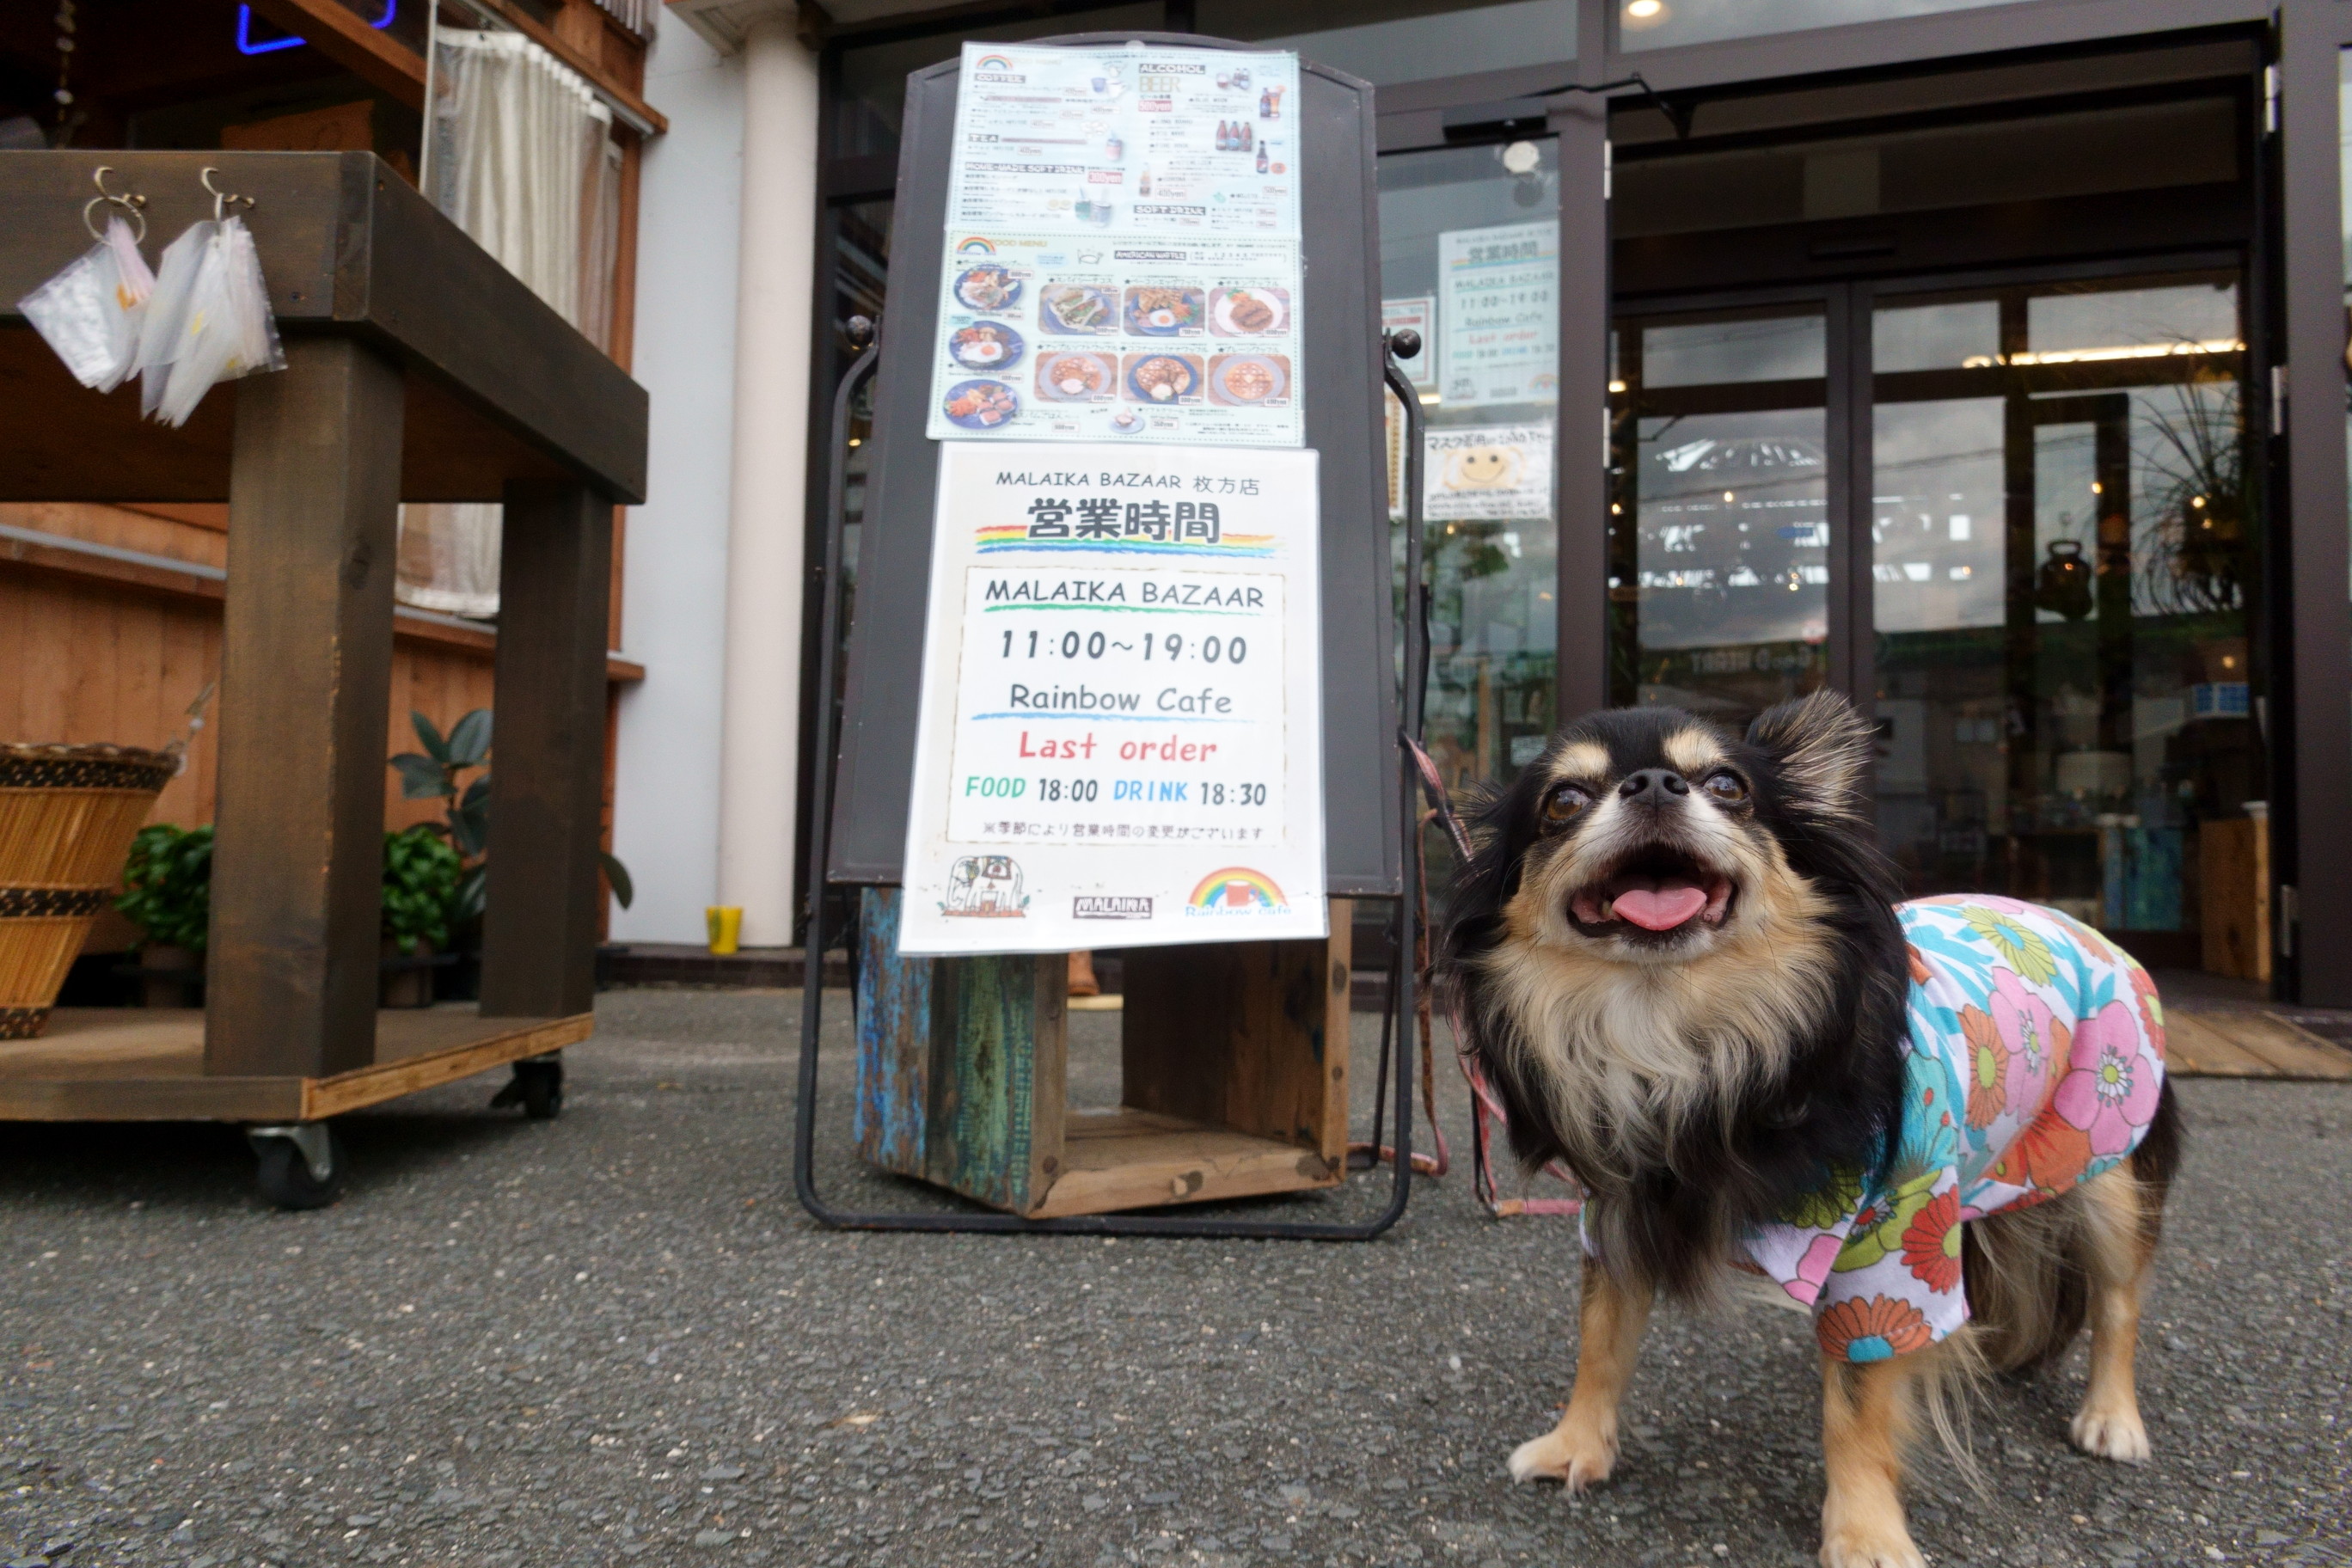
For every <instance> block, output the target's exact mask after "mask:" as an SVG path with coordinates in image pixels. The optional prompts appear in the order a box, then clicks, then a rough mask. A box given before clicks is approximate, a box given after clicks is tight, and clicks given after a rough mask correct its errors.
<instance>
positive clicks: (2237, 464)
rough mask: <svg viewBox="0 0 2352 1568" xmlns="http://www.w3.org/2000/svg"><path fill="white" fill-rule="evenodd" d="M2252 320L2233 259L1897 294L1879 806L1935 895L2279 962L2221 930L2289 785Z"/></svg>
mask: <svg viewBox="0 0 2352 1568" xmlns="http://www.w3.org/2000/svg"><path fill="white" fill-rule="evenodd" d="M1989 331H1990V337H1991V339H1992V341H1991V342H1988V341H1987V340H1988V332H1989ZM2238 334H2239V327H2238V300H2237V294H2236V288H2235V284H2234V280H2233V279H2231V278H2230V277H2228V276H2226V275H2216V276H2209V277H2203V278H2199V279H2186V280H2181V281H2178V282H2173V281H2166V282H2159V283H2156V284H2153V285H2149V284H2136V283H2130V282H2122V281H2118V282H2113V283H2099V284H2084V285H2069V286H2064V287H2063V288H2058V289H2042V290H2032V289H2007V290H1999V291H1987V292H1984V293H1980V294H1977V295H1974V296H1972V297H1963V298H1956V299H1946V300H1932V301H1927V302H1922V303H1915V302H1910V301H1900V302H1897V301H1890V302H1889V303H1888V305H1887V306H1886V307H1885V308H1884V309H1882V310H1879V311H1878V312H1877V320H1876V330H1875V332H1874V350H1875V358H1876V371H1877V374H1876V377H1875V406H1874V413H1873V416H1872V420H1873V452H1874V466H1875V479H1874V486H1873V489H1874V495H1873V509H1872V530H1871V536H1872V544H1873V564H1872V574H1871V575H1872V584H1871V587H1872V595H1873V601H1874V621H1875V626H1876V629H1877V633H1878V649H1877V661H1876V692H1875V702H1876V714H1877V719H1878V722H1879V727H1880V734H1881V754H1880V762H1879V769H1878V779H1877V784H1878V818H1879V829H1880V834H1881V837H1882V840H1883V841H1884V842H1885V844H1886V846H1887V847H1888V848H1889V849H1890V850H1891V851H1892V852H1893V853H1894V854H1895V857H1896V858H1897V859H1898V861H1899V862H1900V863H1901V865H1902V866H1903V868H1904V870H1905V873H1906V877H1907V878H1908V880H1909V883H1910V889H1911V891H1913V892H1914V893H1928V892H1940V891H1965V890H1989V891H1995V892H2001V893H2007V894H2010V895H2012V896H2014V897H2018V898H2023V899H2031V900H2035V901H2037V902H2041V903H2045V904H2050V905H2053V906H2055V907H2057V908H2059V909H2062V910H2066V911H2067V912H2068V913H2070V914H2072V915H2074V916H2075V917H2076V918H2078V919H2080V920H2082V921H2085V922H2087V923H2089V924H2091V925H2094V926H2096V927H2098V928H2099V929H2101V930H2103V931H2107V932H2110V933H2112V934H2114V935H2115V936H2116V937H2117V938H2118V939H2119V940H2120V941H2121V942H2123V943H2124V944H2125V945H2126V947H2128V948H2130V949H2131V950H2132V951H2134V952H2136V953H2137V954H2138V955H2139V956H2140V957H2141V958H2142V959H2143V960H2145V961H2147V962H2150V963H2159V964H2168V965H2180V966H2187V967H2197V966H2200V964H2201V965H2202V966H2204V967H2207V968H2212V969H2217V970H2219V971H2220V972H2221V973H2232V974H2242V975H2244V976H2245V977H2247V978H2254V977H2256V973H2257V970H2258V968H2260V963H2263V962H2266V959H2265V957H2264V955H2263V954H2261V953H2259V952H2247V951H2244V943H2243V942H2242V941H2241V940H2239V939H2237V938H2231V939H2230V940H2220V938H2221V933H2223V932H2225V931H2239V930H2241V929H2252V912H2251V910H2240V909H2238V908H2236V907H2234V905H2233V904H2232V903H2231V900H2240V901H2242V900H2246V899H2248V898H2251V897H2252V896H2253V895H2252V893H2251V892H2249V891H2247V890H2246V889H2249V888H2250V887H2251V886H2252V884H2251V882H2250V881H2249V880H2248V879H2246V878H2243V877H2241V876H2239V875H2238V874H2237V872H2238V871H2239V870H2241V869H2243V868H2242V867H2239V866H2238V865H2237V860H2238V858H2242V857H2244V856H2246V855H2248V854H2250V853H2251V852H2252V839H2253V837H2254V836H2255V835H2256V834H2258V833H2259V832H2260V831H2261V824H2262V818H2263V814H2264V811H2265V806H2264V804H2263V802H2264V796H2265V793H2266V791H2265V787H2264V782H2263V780H2264V772H2263V740H2262V735H2261V726H2262V723H2263V712H2264V708H2263V698H2262V696H2261V691H2260V683H2259V681H2258V680H2257V679H2256V678H2255V676H2254V674H2253V672H2252V669H2251V668H2249V659H2250V654H2251V646H2250V641H2249V637H2248V628H2247V624H2246V608H2247V605H2248V603H2249V601H2250V599H2251V596H2252V588H2253V582H2252V563H2253V560H2254V554H2253V543H2254V542H2253V539H2252V527H2251V519H2252V516H2253V515H2254V513H2253V509H2252V496H2251V494H2250V490H2249V485H2250V479H2249V477H2248V473H2247V468H2246V465H2245V462H2244V451H2245V433H2244V430H2243V427H2242V417H2241V410H2242V384H2241V380H2240V378H2241V376H2242V374H2243V371H2242V354H2241V353H2240V352H2239V349H2238ZM2266 896H2267V894H2266V893H2265V894H2263V897H2266ZM2231 941H2238V947H2237V949H2235V950H2232V949H2231ZM2217 943H2218V945H2217ZM2258 961H2260V962H2258ZM2263 973H2266V970H2264V971H2263Z"/></svg>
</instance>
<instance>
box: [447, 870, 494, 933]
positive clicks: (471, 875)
mask: <svg viewBox="0 0 2352 1568" xmlns="http://www.w3.org/2000/svg"><path fill="white" fill-rule="evenodd" d="M488 879H489V868H488V867H487V866H476V867H474V868H471V869H470V870H468V871H467V873H466V874H465V875H464V876H463V877H461V878H459V879H457V897H456V898H455V899H453V900H450V905H449V918H450V919H451V920H453V921H457V922H459V923H460V924H463V923H465V922H467V921H478V920H480V919H481V918H482V910H483V907H484V905H485V903H486V900H485V899H484V897H483V894H484V892H485V891H486V889H487V887H488Z"/></svg>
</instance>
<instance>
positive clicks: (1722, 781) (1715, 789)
mask: <svg viewBox="0 0 2352 1568" xmlns="http://www.w3.org/2000/svg"><path fill="white" fill-rule="evenodd" d="M1699 787H1700V788H1701V789H1703V790H1705V791H1706V793H1707V794H1709V795H1713V796H1715V798H1716V799H1717V800H1719V801H1721V802H1723V803H1724V804H1725V805H1738V804H1739V803H1740V802H1741V801H1743V800H1746V799H1747V798H1748V785H1747V784H1746V782H1745V781H1744V780H1742V779H1741V778H1740V776H1739V775H1738V773H1715V774H1712V775H1710V776H1709V777H1708V779H1707V781H1706V783H1705V784H1701V785H1699Z"/></svg>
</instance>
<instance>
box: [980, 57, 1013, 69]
mask: <svg viewBox="0 0 2352 1568" xmlns="http://www.w3.org/2000/svg"><path fill="white" fill-rule="evenodd" d="M971 68H972V69H974V70H983V71H1009V70H1011V69H1012V68H1013V62H1012V61H1011V60H1008V59H1006V58H1004V57H1003V55H982V56H981V57H980V58H978V59H977V60H974V61H973V62H972V67H971Z"/></svg>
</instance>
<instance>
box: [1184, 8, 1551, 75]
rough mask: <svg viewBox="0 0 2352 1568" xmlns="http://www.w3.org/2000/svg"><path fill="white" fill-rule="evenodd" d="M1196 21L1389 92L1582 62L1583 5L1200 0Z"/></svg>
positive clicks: (1207, 29)
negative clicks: (1407, 85)
mask: <svg viewBox="0 0 2352 1568" xmlns="http://www.w3.org/2000/svg"><path fill="white" fill-rule="evenodd" d="M1192 22H1193V26H1194V27H1195V28H1197V29H1198V30H1199V31H1201V32H1203V33H1206V34H1209V35H1210V36H1212V37H1220V38H1236V39H1240V40H1243V41H1244V42H1250V43H1257V44H1263V45H1265V47H1268V48H1279V49H1296V50H1297V51H1298V53H1299V54H1300V56H1301V57H1303V58H1307V59H1309V60H1312V61H1314V62H1315V63H1316V64H1318V65H1327V66H1336V67H1338V68H1339V69H1341V70H1343V71H1346V72H1348V73H1349V74H1350V75H1352V76H1360V77H1361V78H1363V79H1365V80H1366V81H1369V82H1373V83H1376V84H1378V85H1380V86H1382V87H1390V86H1394V85H1395V84H1397V83H1399V82H1407V81H1427V80H1430V79H1433V78H1435V77H1442V76H1462V75H1465V74H1467V73H1469V72H1471V71H1486V70H1499V69H1502V68H1504V67H1507V66H1524V65H1534V64H1538V63H1540V62H1546V61H1555V60H1557V61H1568V60H1573V59H1574V58H1576V0H1503V3H1502V4H1499V5H1498V4H1496V3H1494V0H1354V3H1353V4H1350V5H1346V6H1337V5H1329V4H1328V3H1327V0H1196V3H1195V5H1194V6H1193V12H1192ZM1335 22H1337V23H1340V24H1342V25H1339V26H1334V25H1333V24H1334V23H1335Z"/></svg>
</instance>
